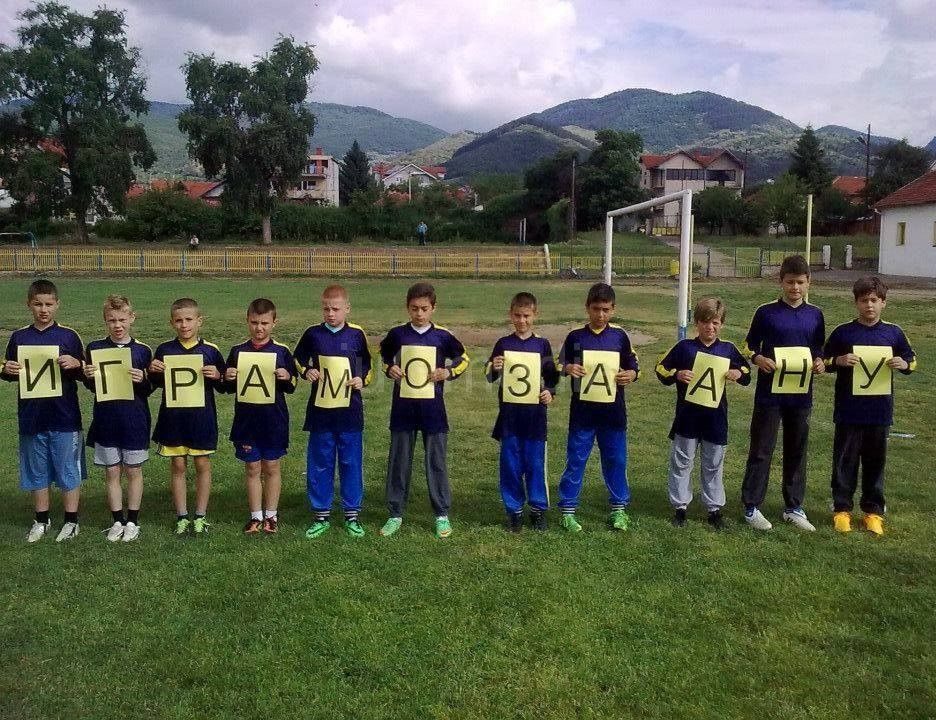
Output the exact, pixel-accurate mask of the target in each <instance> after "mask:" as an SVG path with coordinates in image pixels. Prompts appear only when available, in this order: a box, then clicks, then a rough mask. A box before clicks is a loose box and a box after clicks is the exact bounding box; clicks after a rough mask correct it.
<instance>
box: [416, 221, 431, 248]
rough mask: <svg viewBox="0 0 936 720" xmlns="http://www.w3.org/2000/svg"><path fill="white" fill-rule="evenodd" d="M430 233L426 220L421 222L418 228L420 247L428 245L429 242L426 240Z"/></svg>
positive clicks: (417, 234)
mask: <svg viewBox="0 0 936 720" xmlns="http://www.w3.org/2000/svg"><path fill="white" fill-rule="evenodd" d="M428 232H429V226H428V225H426V222H425V221H424V220H420V221H419V225H417V226H416V237H417V238H419V244H420V245H428V244H429V242H428V241H427V240H426V234H427V233H428Z"/></svg>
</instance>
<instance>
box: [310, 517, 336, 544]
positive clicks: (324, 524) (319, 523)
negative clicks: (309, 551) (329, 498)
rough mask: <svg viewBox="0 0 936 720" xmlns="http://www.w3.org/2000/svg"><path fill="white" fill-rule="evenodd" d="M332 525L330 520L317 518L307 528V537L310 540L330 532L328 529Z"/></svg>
mask: <svg viewBox="0 0 936 720" xmlns="http://www.w3.org/2000/svg"><path fill="white" fill-rule="evenodd" d="M330 527H331V523H330V522H328V520H316V521H315V522H314V523H312V524H311V525H309V529H308V530H306V537H307V538H308V539H309V540H314V539H315V538H317V537H321V536H322V535H324V534H325V533H327V532H328V529H329V528H330Z"/></svg>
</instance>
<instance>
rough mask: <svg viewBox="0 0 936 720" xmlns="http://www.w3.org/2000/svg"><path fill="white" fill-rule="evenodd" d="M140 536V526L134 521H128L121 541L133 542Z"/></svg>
mask: <svg viewBox="0 0 936 720" xmlns="http://www.w3.org/2000/svg"><path fill="white" fill-rule="evenodd" d="M138 537H140V526H139V525H137V524H136V523H132V522H128V523H127V525H126V526H125V527H124V532H123V541H124V542H125V543H128V542H133V541H134V540H136V539H137V538H138Z"/></svg>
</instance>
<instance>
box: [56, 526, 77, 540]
mask: <svg viewBox="0 0 936 720" xmlns="http://www.w3.org/2000/svg"><path fill="white" fill-rule="evenodd" d="M79 530H80V528H79V526H78V523H76V522H67V523H65V524H64V525H62V529H61V530H59V534H58V535H57V536H56V537H55V542H65V541H66V540H71V539H72V538H73V537H75V536H76V535H77V534H78V531H79Z"/></svg>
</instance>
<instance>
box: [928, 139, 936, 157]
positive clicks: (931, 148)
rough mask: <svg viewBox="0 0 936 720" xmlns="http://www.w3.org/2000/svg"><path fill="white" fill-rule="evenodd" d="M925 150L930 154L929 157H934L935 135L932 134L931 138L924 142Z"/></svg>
mask: <svg viewBox="0 0 936 720" xmlns="http://www.w3.org/2000/svg"><path fill="white" fill-rule="evenodd" d="M926 152H928V153H929V154H930V157H932V158H936V135H934V136H933V139H932V140H930V141H929V142H928V143H926Z"/></svg>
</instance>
